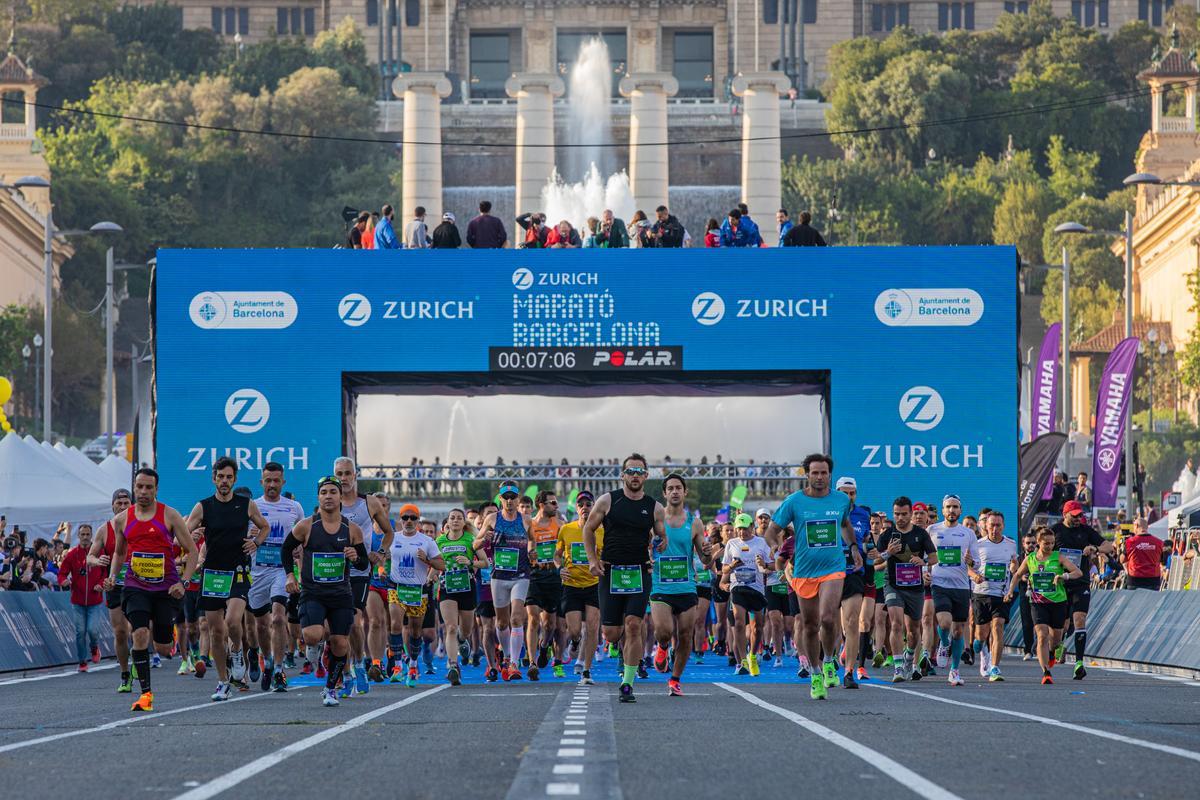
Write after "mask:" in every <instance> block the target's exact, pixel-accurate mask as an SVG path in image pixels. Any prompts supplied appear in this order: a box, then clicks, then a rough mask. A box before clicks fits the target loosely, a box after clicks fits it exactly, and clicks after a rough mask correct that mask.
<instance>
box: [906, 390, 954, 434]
mask: <svg viewBox="0 0 1200 800" xmlns="http://www.w3.org/2000/svg"><path fill="white" fill-rule="evenodd" d="M945 413H946V404H945V402H943V400H942V396H941V395H940V394H939V393H938V390H937V389H933V388H931V387H929V386H914V387H912V388H911V389H909V390H908V391H907V392H905V393H904V394H902V395H900V420H901V421H902V422H903V423H904V424H905V425H907V426H908V427H910V428H912V429H913V430H914V431H928V430H933V429H934V428H936V427H937V426H938V423H940V422H941V421H942V417H943V416H944V415H945Z"/></svg>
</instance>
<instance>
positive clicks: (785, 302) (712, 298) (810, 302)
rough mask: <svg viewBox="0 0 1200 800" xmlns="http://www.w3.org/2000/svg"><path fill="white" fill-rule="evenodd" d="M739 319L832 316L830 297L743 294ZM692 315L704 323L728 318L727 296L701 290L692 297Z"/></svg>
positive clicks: (737, 301) (736, 304)
mask: <svg viewBox="0 0 1200 800" xmlns="http://www.w3.org/2000/svg"><path fill="white" fill-rule="evenodd" d="M733 309H734V311H733V316H734V318H736V319H797V318H799V319H803V318H808V317H827V316H829V300H828V299H826V298H822V297H739V298H737V299H735V300H734V301H733ZM692 318H693V319H695V320H696V322H699V323H700V324H701V325H716V324H717V323H718V322H720V321H721V320H722V319H724V318H725V299H724V298H723V297H721V295H719V294H717V293H716V292H701V293H700V294H698V295H696V297H695V298H693V300H692Z"/></svg>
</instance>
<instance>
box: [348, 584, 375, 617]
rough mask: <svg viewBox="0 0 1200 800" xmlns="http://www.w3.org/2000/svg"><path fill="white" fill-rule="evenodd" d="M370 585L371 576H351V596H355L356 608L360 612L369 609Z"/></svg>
mask: <svg viewBox="0 0 1200 800" xmlns="http://www.w3.org/2000/svg"><path fill="white" fill-rule="evenodd" d="M370 585H371V576H370V575H351V576H350V594H352V595H353V596H354V607H355V608H356V609H358V610H359V611H363V610H364V609H366V607H367V587H369V586H370Z"/></svg>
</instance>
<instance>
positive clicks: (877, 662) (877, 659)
mask: <svg viewBox="0 0 1200 800" xmlns="http://www.w3.org/2000/svg"><path fill="white" fill-rule="evenodd" d="M885 658H887V657H885V656H884V654H883V651H882V650H876V651H875V655H873V656H871V666H873V667H875V669H879V668H880V667H882V666H883V662H884V660H885Z"/></svg>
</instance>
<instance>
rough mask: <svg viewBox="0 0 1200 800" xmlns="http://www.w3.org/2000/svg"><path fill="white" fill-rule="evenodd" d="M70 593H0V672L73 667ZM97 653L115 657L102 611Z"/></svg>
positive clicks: (105, 610)
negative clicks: (70, 665)
mask: <svg viewBox="0 0 1200 800" xmlns="http://www.w3.org/2000/svg"><path fill="white" fill-rule="evenodd" d="M74 614H75V610H74V609H73V608H71V593H70V592H0V672H13V671H16V670H28V669H41V668H43V667H57V666H61V665H64V664H75V663H76V661H75V620H74ZM100 631H101V633H100V652H101V653H102V654H103V655H104V656H105V657H109V656H115V655H116V653H115V651H114V650H113V635H112V625H111V624H110V623H109V621H108V610H107V609H104V608H103V606H102V607H101V620H100Z"/></svg>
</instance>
